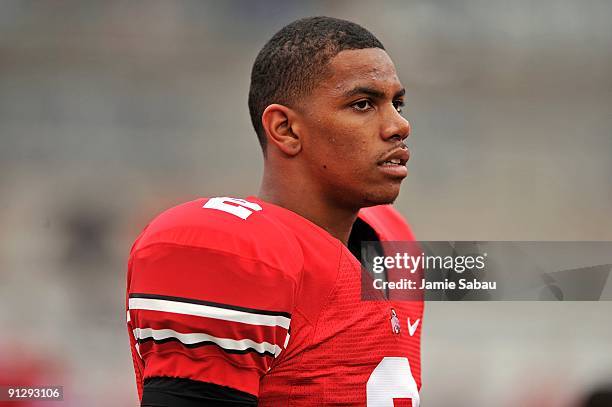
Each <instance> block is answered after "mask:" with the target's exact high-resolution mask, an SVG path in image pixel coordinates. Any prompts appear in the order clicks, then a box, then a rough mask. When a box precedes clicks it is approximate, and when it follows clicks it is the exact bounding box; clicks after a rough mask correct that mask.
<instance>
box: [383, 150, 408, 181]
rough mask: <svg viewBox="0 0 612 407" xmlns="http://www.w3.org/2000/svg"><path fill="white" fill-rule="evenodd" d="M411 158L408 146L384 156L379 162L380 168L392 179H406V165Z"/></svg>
mask: <svg viewBox="0 0 612 407" xmlns="http://www.w3.org/2000/svg"><path fill="white" fill-rule="evenodd" d="M409 158H410V152H409V151H408V148H407V147H406V146H402V147H400V148H398V149H395V150H393V151H391V152H390V153H388V154H387V155H386V156H384V157H383V158H382V159H381V160H380V161H379V162H378V168H379V169H380V170H381V171H382V172H383V173H384V174H385V175H387V176H389V177H392V178H397V179H401V178H405V177H406V176H407V175H408V168H406V163H407V162H408V159H409Z"/></svg>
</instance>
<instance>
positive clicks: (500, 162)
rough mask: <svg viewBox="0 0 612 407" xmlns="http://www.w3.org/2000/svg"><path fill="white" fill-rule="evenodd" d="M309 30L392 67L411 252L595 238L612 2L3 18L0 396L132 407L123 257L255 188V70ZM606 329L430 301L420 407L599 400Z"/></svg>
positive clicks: (597, 314)
mask: <svg viewBox="0 0 612 407" xmlns="http://www.w3.org/2000/svg"><path fill="white" fill-rule="evenodd" d="M308 15H331V16H336V17H340V18H346V19H350V20H353V21H356V22H358V23H361V24H363V25H364V26H365V27H367V28H368V29H370V30H371V31H372V32H374V33H375V34H376V35H377V36H378V37H379V38H380V39H381V41H382V42H383V43H384V44H385V46H386V47H387V49H388V51H389V53H390V55H391V57H392V58H393V59H394V61H395V63H396V65H397V68H398V72H399V73H400V77H401V79H402V81H403V83H404V85H405V86H406V88H407V106H406V108H405V114H406V116H407V117H408V118H409V119H410V120H411V122H412V125H413V134H412V136H411V138H410V139H409V146H410V147H411V150H412V153H413V155H412V158H411V160H410V163H409V171H410V175H409V178H408V179H407V181H406V182H405V184H404V187H403V191H402V195H401V198H400V199H399V200H398V202H397V207H398V208H399V210H400V211H401V212H402V213H403V214H404V215H406V216H407V217H408V219H409V220H410V222H411V224H412V226H413V228H414V231H415V233H416V235H417V237H418V238H419V239H421V240H612V216H611V214H612V114H611V102H612V46H611V45H612V28H611V26H610V23H609V17H610V16H611V15H612V3H611V2H608V1H596V0H587V1H579V0H543V1H538V2H532V1H526V0H519V1H513V2H506V1H503V0H493V1H486V0H480V1H479V0H459V1H448V2H443V1H425V0H424V1H411V2H385V3H378V2H365V1H335V2H288V1H280V0H279V1H265V2H250V1H246V0H245V1H223V2H222V1H217V2H196V1H191V2H185V1H183V2H169V1H148V2H143V1H134V2H114V1H110V2H95V3H94V2H80V1H73V2H67V1H53V2H35V1H12V0H8V1H2V2H0V225H1V227H0V355H1V356H0V378H3V380H5V381H6V380H18V379H17V378H18V377H23V380H34V381H35V380H40V381H43V382H44V383H48V384H63V385H64V386H65V392H66V396H65V399H66V401H64V402H63V405H66V406H83V405H87V406H92V407H94V406H110V405H113V406H128V405H135V404H136V394H135V385H134V378H133V372H132V366H131V360H130V355H129V349H128V341H127V333H126V330H125V314H124V311H123V306H124V286H125V261H126V257H127V253H128V250H129V247H130V244H131V242H132V241H133V239H134V238H135V236H136V235H137V234H138V232H139V230H140V229H141V228H142V227H143V226H144V225H145V223H146V221H147V220H149V219H150V218H152V217H153V216H154V215H155V214H157V213H158V212H160V211H161V210H163V209H164V208H167V207H168V206H171V205H174V204H177V203H180V202H182V201H185V200H188V199H192V198H195V197H198V196H219V195H221V196H222V195H238V196H246V195H248V194H253V193H255V192H256V191H257V188H258V180H259V177H260V173H261V169H262V160H261V153H260V151H259V147H258V145H257V142H256V139H255V135H254V133H253V131H252V129H251V125H250V121H249V117H248V110H247V104H246V98H247V92H248V84H249V73H250V68H251V64H252V61H253V60H254V58H255V55H256V53H257V51H258V50H259V49H260V48H261V46H262V45H263V43H264V42H265V41H266V40H267V39H268V38H269V37H270V36H271V35H272V34H273V33H274V32H275V31H276V30H277V29H279V28H280V27H281V26H282V25H284V24H286V23H287V22H289V21H292V20H293V19H295V18H298V17H302V16H308ZM611 311H612V304H610V303H606V302H600V303H579V302H568V303H532V302H529V303H518V302H514V303H511V302H504V303H428V304H427V306H426V316H425V321H424V324H423V329H424V331H423V367H424V370H423V382H424V387H423V389H422V403H423V405H424V406H451V405H452V406H511V405H512V406H513V405H521V406H540V407H542V406H544V407H545V406H553V405H554V406H565V405H573V404H571V403H574V402H576V400H579V399H580V397H582V396H583V395H584V394H586V393H587V392H589V391H590V390H591V389H592V388H594V386H597V385H600V384H605V383H609V382H610V381H612V351H611V350H610V345H611V343H612V324H610V313H611ZM13 405H15V406H16V405H17V404H13ZM41 405H47V404H46V403H44V404H41Z"/></svg>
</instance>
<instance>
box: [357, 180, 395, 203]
mask: <svg viewBox="0 0 612 407" xmlns="http://www.w3.org/2000/svg"><path fill="white" fill-rule="evenodd" d="M399 192H400V188H399V184H398V185H397V186H396V187H392V188H385V189H382V190H378V191H368V192H367V193H366V194H365V195H364V205H363V206H364V207H366V206H376V205H388V204H392V203H393V202H395V200H396V199H397V197H398V195H399Z"/></svg>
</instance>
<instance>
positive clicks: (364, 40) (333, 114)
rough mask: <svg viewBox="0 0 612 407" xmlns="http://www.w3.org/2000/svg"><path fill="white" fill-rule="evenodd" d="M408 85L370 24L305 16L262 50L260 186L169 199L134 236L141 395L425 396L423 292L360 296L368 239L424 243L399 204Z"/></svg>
mask: <svg viewBox="0 0 612 407" xmlns="http://www.w3.org/2000/svg"><path fill="white" fill-rule="evenodd" d="M403 97H404V89H403V87H402V85H401V84H400V81H399V79H398V77H397V74H396V71H395V67H394V65H393V62H391V59H390V58H389V56H388V55H387V53H386V52H385V50H384V48H383V45H382V44H381V43H380V42H379V41H378V40H377V39H376V38H375V37H374V36H373V35H372V34H371V33H370V32H368V31H367V30H365V29H364V28H362V27H360V26H358V25H357V24H354V23H351V22H348V21H344V20H338V19H334V18H328V17H314V18H306V19H302V20H298V21H295V22H293V23H291V24H289V25H288V26H286V27H284V28H283V29H281V30H280V31H279V32H278V33H276V34H275V35H274V37H272V39H271V40H270V41H269V42H268V43H267V44H266V45H265V46H264V48H263V49H262V50H261V51H260V53H259V55H258V56H257V59H256V60H255V63H254V65H253V71H252V77H251V89H250V94H249V108H250V112H251V119H252V121H253V125H254V127H255V131H256V133H257V136H258V138H259V142H260V144H261V147H262V149H263V152H264V161H265V165H264V175H263V181H262V184H261V189H260V192H259V195H258V196H257V197H249V198H246V199H236V198H225V197H223V198H219V197H217V198H209V199H207V198H203V199H198V200H195V201H193V202H188V203H186V204H183V205H180V206H177V207H175V208H172V209H170V210H168V211H166V212H164V213H163V214H161V215H160V216H158V217H157V218H156V219H155V220H154V221H153V222H151V223H150V224H149V225H148V226H147V228H146V229H145V230H144V231H143V233H142V234H141V236H140V237H139V238H138V240H137V241H136V243H135V244H134V246H133V248H132V252H131V255H130V259H129V271H128V298H127V307H128V329H129V333H130V341H131V347H132V354H133V359H134V366H135V370H136V379H137V382H138V391H139V396H140V397H141V402H142V405H143V406H172V407H182V406H185V407H187V406H204V405H206V406H210V405H219V406H255V405H260V406H325V405H343V406H348V405H355V406H364V405H367V406H369V407H371V406H399V405H403V406H412V407H415V406H418V404H419V395H418V388H420V332H421V328H420V326H418V321H420V319H421V316H422V309H423V304H422V302H401V301H393V300H390V299H386V298H384V297H380V298H378V300H374V301H362V298H361V277H362V268H361V265H360V262H359V260H358V258H359V246H360V244H359V243H360V241H365V240H381V241H384V240H413V236H412V234H411V232H410V230H409V228H408V226H407V224H406V223H405V222H404V221H403V220H402V218H401V216H400V215H399V214H398V213H397V212H396V211H395V210H393V209H392V208H391V207H390V206H389V205H388V204H390V203H392V202H393V201H394V200H395V198H396V197H397V195H398V193H399V190H400V184H401V182H402V180H403V178H404V177H406V175H407V169H406V162H407V161H408V158H409V153H408V149H407V148H406V146H405V144H404V140H405V139H406V138H407V137H408V135H409V134H410V125H409V123H408V121H406V119H404V118H403V117H402V116H401V114H400V111H401V107H402V105H403ZM349 247H350V248H352V249H353V252H354V254H353V253H351V251H350V250H349ZM410 321H412V322H410ZM415 321H417V322H415Z"/></svg>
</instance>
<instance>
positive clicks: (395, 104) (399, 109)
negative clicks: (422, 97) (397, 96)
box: [393, 100, 404, 113]
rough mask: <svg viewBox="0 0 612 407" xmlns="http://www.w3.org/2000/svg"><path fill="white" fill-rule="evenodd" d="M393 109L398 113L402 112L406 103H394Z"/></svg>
mask: <svg viewBox="0 0 612 407" xmlns="http://www.w3.org/2000/svg"><path fill="white" fill-rule="evenodd" d="M393 107H394V108H395V110H397V112H398V113H401V112H402V107H404V101H403V100H396V101H394V102H393Z"/></svg>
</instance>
